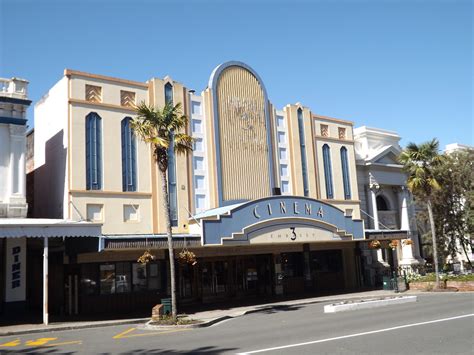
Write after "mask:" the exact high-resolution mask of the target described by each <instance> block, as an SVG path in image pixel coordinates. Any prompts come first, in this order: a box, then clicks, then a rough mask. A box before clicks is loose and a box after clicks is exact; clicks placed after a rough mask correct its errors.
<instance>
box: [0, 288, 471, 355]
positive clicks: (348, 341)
mask: <svg viewBox="0 0 474 355" xmlns="http://www.w3.org/2000/svg"><path fill="white" fill-rule="evenodd" d="M325 304H328V303H327V302H325V303H318V304H311V305H303V306H289V307H279V308H277V309H273V310H266V311H261V312H256V313H252V314H249V315H246V316H242V317H238V318H234V319H230V320H227V321H224V322H221V323H218V324H215V325H213V326H211V327H207V328H191V329H160V330H148V329H145V328H144V327H142V326H140V325H121V326H113V327H103V328H92V329H82V330H70V331H58V332H48V333H36V334H31V335H21V336H11V337H2V338H0V354H103V355H105V354H171V355H173V354H237V353H248V354H254V353H255V354H472V353H474V339H473V334H474V293H450V294H446V293H433V294H423V295H419V296H418V302H416V303H407V304H400V305H392V306H385V307H381V308H374V309H369V310H356V311H348V312H341V313H334V314H325V313H324V312H323V307H324V305H325Z"/></svg>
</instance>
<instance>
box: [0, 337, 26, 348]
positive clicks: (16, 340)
mask: <svg viewBox="0 0 474 355" xmlns="http://www.w3.org/2000/svg"><path fill="white" fill-rule="evenodd" d="M20 344H21V342H20V339H15V340H12V341H9V342H8V343H3V344H0V346H4V347H13V346H18V345H20Z"/></svg>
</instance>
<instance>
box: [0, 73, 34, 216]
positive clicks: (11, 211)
mask: <svg viewBox="0 0 474 355" xmlns="http://www.w3.org/2000/svg"><path fill="white" fill-rule="evenodd" d="M27 88H28V81H26V80H24V79H19V78H11V79H2V78H0V218H4V217H26V212H27V204H26V179H25V151H26V122H27V119H26V110H27V109H28V106H30V104H31V101H30V100H28V97H27Z"/></svg>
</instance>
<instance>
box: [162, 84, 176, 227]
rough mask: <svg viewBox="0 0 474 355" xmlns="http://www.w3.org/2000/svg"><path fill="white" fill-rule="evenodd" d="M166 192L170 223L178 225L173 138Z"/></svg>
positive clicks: (169, 97)
mask: <svg viewBox="0 0 474 355" xmlns="http://www.w3.org/2000/svg"><path fill="white" fill-rule="evenodd" d="M165 104H173V85H172V84H171V83H166V84H165ZM171 138H173V133H172V134H171ZM168 194H169V203H170V217H171V225H172V226H173V227H176V226H177V225H178V190H177V182H176V159H175V154H174V145H173V139H171V142H170V145H169V147H168Z"/></svg>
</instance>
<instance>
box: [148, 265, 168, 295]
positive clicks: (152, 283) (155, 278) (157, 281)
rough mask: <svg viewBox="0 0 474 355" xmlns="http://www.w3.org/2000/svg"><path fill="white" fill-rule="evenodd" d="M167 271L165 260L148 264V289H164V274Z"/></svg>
mask: <svg viewBox="0 0 474 355" xmlns="http://www.w3.org/2000/svg"><path fill="white" fill-rule="evenodd" d="M165 272H166V268H165V267H164V262H162V261H159V262H157V263H152V264H148V289H149V290H161V289H164V287H165V286H164V285H163V283H164V279H163V277H162V274H163V273H165Z"/></svg>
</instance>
